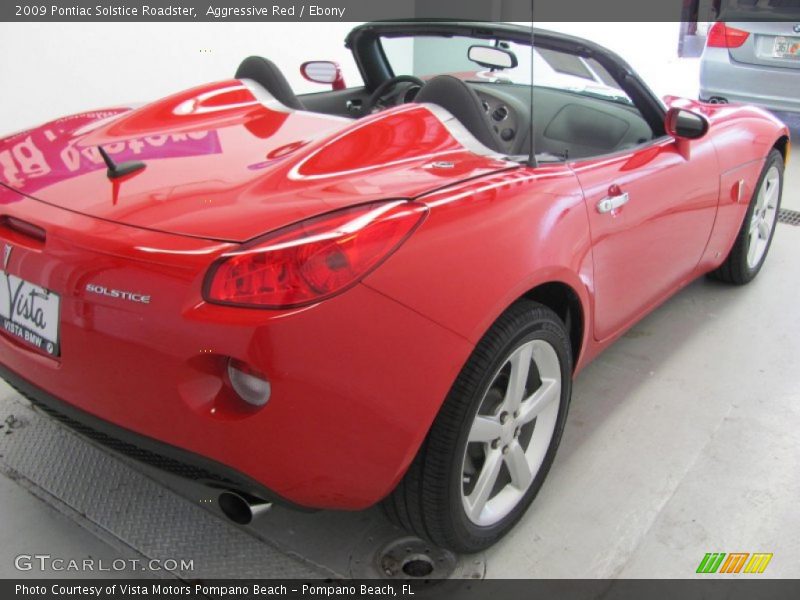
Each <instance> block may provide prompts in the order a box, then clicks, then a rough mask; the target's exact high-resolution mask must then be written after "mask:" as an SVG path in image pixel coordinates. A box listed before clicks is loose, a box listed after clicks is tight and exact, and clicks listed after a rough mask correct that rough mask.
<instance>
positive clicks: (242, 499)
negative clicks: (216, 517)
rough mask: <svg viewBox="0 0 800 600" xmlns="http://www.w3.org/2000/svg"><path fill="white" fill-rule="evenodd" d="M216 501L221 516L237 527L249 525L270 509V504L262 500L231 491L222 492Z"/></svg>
mask: <svg viewBox="0 0 800 600" xmlns="http://www.w3.org/2000/svg"><path fill="white" fill-rule="evenodd" d="M217 501H218V504H219V508H220V510H221V511H222V512H223V514H224V515H225V516H226V517H228V518H229V519H230V520H231V521H233V522H234V523H236V524H237V525H249V524H250V523H252V522H253V521H255V520H256V519H258V518H259V517H262V516H263V515H265V514H266V513H267V512H269V509H270V508H272V502H267V501H266V500H264V499H263V498H256V497H255V496H251V495H250V494H247V493H245V492H235V491H231V490H226V491H224V492H222V493H221V494H220V495H219V498H218V500H217Z"/></svg>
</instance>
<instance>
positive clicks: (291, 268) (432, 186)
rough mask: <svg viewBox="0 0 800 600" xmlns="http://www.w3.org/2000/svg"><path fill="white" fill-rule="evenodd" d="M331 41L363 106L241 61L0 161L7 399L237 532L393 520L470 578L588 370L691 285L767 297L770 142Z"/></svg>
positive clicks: (578, 60) (617, 83) (499, 70)
mask: <svg viewBox="0 0 800 600" xmlns="http://www.w3.org/2000/svg"><path fill="white" fill-rule="evenodd" d="M346 43H347V46H348V47H349V48H350V49H351V50H352V52H353V56H354V58H355V61H356V64H357V65H358V68H359V71H360V73H361V76H362V78H363V80H364V81H363V85H360V86H357V87H346V86H344V84H343V82H342V81H341V77H340V74H339V73H338V67H337V66H336V65H335V64H334V63H330V62H326V61H314V62H312V63H306V64H305V65H304V67H303V73H304V75H305V76H306V77H308V78H310V79H313V80H314V81H318V82H322V81H324V82H327V83H330V84H332V86H333V88H334V89H332V90H330V91H323V92H319V93H315V94H307V95H300V96H298V95H296V94H295V93H294V91H293V90H292V88H291V86H290V85H289V83H288V82H287V80H286V78H285V77H284V75H283V74H282V73H281V71H280V70H279V69H278V67H277V66H276V65H275V63H273V62H272V61H270V60H267V59H265V58H261V57H250V58H247V59H246V60H245V61H244V62H243V63H242V65H241V66H240V68H239V70H238V71H237V73H236V77H235V78H233V79H230V80H227V81H221V82H216V83H209V84H204V85H201V86H198V87H195V88H193V89H190V90H186V91H181V92H178V93H175V94H173V95H171V96H168V97H166V98H163V99H160V100H156V101H154V102H152V103H149V104H146V105H143V106H139V107H136V108H130V107H117V108H109V109H103V110H96V111H91V112H85V113H81V114H77V115H72V116H68V117H64V118H61V119H57V120H55V121H52V122H50V123H47V124H44V125H42V126H41V127H37V128H34V129H30V130H26V131H23V132H20V133H17V134H14V135H10V136H8V137H6V138H4V139H2V140H0V246H2V248H0V250H2V255H0V258H2V262H0V267H1V268H0V376H2V377H3V378H4V379H6V380H7V381H8V382H10V383H11V384H12V385H14V386H15V387H17V388H18V389H19V390H20V391H21V392H23V393H24V394H25V395H27V396H28V397H29V398H31V400H32V401H34V402H35V403H36V404H38V405H39V406H41V407H43V408H44V409H45V410H47V411H49V412H51V413H53V414H55V415H56V416H59V417H60V418H62V419H63V420H65V422H67V423H68V424H70V425H72V426H74V427H76V428H78V430H79V431H81V432H83V433H85V434H87V435H90V436H92V437H93V438H94V439H96V440H98V441H100V442H103V443H105V444H107V445H110V446H111V447H112V448H114V449H115V450H117V451H121V452H125V453H127V454H129V455H131V456H133V457H135V458H137V459H139V460H143V461H145V462H148V463H150V464H153V465H156V466H158V467H161V468H164V469H167V470H169V471H171V472H173V473H176V474H179V475H181V476H184V477H190V478H193V479H196V480H198V481H202V482H204V483H206V484H208V485H210V486H213V487H215V488H217V489H218V490H219V491H220V493H221V496H220V507H221V508H222V509H223V511H225V512H226V514H228V515H229V516H231V518H233V519H234V520H236V521H237V522H240V523H246V522H248V521H249V519H250V517H251V514H250V508H249V507H250V505H251V504H252V503H253V502H256V501H264V500H266V501H270V502H272V501H278V502H283V503H286V504H289V505H294V506H298V507H307V508H331V509H348V510H353V509H361V508H364V507H368V506H370V505H373V504H375V503H378V502H382V503H383V506H384V508H385V509H386V512H387V514H388V515H389V517H390V518H392V519H393V520H394V521H395V522H397V523H399V524H401V525H403V526H405V527H407V528H409V529H411V530H413V531H414V532H416V533H417V534H419V535H421V536H423V537H425V538H427V539H430V540H432V541H433V542H435V543H437V544H440V545H442V546H445V547H449V548H452V549H454V550H457V551H477V550H480V549H482V548H485V547H487V546H488V545H490V544H492V543H494V542H495V541H496V540H498V539H499V538H500V537H502V535H504V534H505V533H506V532H507V531H508V530H509V529H510V528H511V527H512V526H513V525H514V523H515V522H516V521H517V520H518V519H519V518H520V517H521V516H522V514H523V513H524V511H525V509H526V508H527V507H528V505H529V504H530V503H531V502H532V501H533V498H534V497H535V495H536V493H537V492H538V490H539V489H540V487H541V485H542V483H543V481H544V478H545V477H546V474H547V471H548V469H549V467H550V464H551V463H552V461H553V458H554V455H555V452H556V449H557V447H558V442H559V440H560V437H561V432H562V430H563V428H564V425H565V422H566V417H567V407H568V405H569V399H570V393H571V381H572V378H573V376H574V375H575V374H576V373H577V372H578V371H580V369H581V368H583V367H584V366H585V365H586V364H587V363H588V362H589V361H591V360H592V359H593V358H594V357H595V356H597V355H598V353H600V352H601V351H602V350H603V349H604V348H606V347H607V346H608V345H609V344H610V343H612V342H613V341H614V340H615V339H617V338H618V337H619V336H620V335H622V334H623V333H624V332H625V331H626V330H627V329H628V328H629V327H630V326H631V325H633V324H634V323H635V322H636V321H637V320H639V319H640V318H642V316H644V315H645V314H647V313H648V312H649V311H651V310H652V309H653V308H655V307H656V306H658V305H659V304H660V303H661V302H663V301H664V300H665V299H666V298H668V297H669V296H670V295H672V294H674V293H676V292H677V291H678V290H679V289H680V288H682V287H683V286H684V285H686V284H687V283H689V282H691V281H692V280H693V279H695V278H697V277H699V276H701V275H704V274H709V273H710V274H711V275H712V276H714V277H716V278H718V279H720V280H723V281H727V282H730V283H734V284H743V283H747V282H749V281H750V280H752V279H753V278H754V277H755V276H756V275H757V274H758V272H759V270H760V269H761V268H762V265H763V264H764V261H765V259H766V256H767V253H768V250H769V245H770V242H771V239H772V235H773V233H774V224H775V220H776V215H777V211H778V208H779V204H780V197H781V191H782V185H783V183H782V182H783V168H784V163H785V160H786V158H787V155H788V152H789V137H788V130H787V129H786V127H785V126H784V125H783V124H782V123H780V122H779V121H778V120H777V119H775V118H774V117H772V116H771V115H769V114H767V113H766V112H763V111H761V110H760V109H756V108H752V107H746V106H736V105H708V104H704V103H700V102H695V101H690V100H684V99H678V98H672V97H670V98H666V99H664V100H663V101H662V100H659V99H658V98H656V97H655V96H654V95H653V94H652V92H651V91H650V90H649V88H648V87H647V86H646V85H645V84H644V83H643V82H642V81H641V80H640V79H639V77H638V76H637V75H636V74H635V73H634V72H633V70H632V69H631V68H630V67H629V66H628V65H627V64H626V63H625V62H624V61H623V60H622V59H620V58H619V57H617V56H616V55H614V54H613V53H611V52H609V51H607V50H605V49H603V48H601V47H599V46H597V45H595V44H593V43H591V42H588V41H586V40H580V39H577V38H572V37H569V36H564V35H561V34H556V33H552V32H546V31H540V30H537V31H536V32H535V35H534V44H535V46H534V47H533V48H532V47H531V45H530V44H531V31H530V29H529V28H526V27H522V26H516V25H507V24H500V23H468V22H439V21H434V22H408V23H401V22H392V23H368V24H365V25H360V26H358V27H356V28H355V29H354V30H353V31H352V32H351V33H350V34H349V36H348V37H347V40H346ZM434 58H435V59H436V60H434ZM403 69H405V70H403ZM531 72H533V80H531ZM19 101H20V102H22V101H24V100H23V99H20V100H19ZM531 107H532V110H531ZM531 148H533V150H531ZM531 154H533V156H531Z"/></svg>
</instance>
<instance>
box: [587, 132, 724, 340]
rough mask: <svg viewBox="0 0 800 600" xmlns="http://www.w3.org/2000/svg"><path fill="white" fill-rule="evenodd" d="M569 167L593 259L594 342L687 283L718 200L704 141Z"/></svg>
mask: <svg viewBox="0 0 800 600" xmlns="http://www.w3.org/2000/svg"><path fill="white" fill-rule="evenodd" d="M571 167H572V169H573V170H574V172H575V174H576V175H577V177H578V180H579V182H580V184H581V187H582V188H583V192H584V197H585V201H586V208H587V211H588V216H589V226H590V229H591V237H592V246H593V260H594V335H595V338H596V339H598V340H604V339H606V338H608V337H610V336H613V335H615V334H617V333H619V332H620V331H622V330H623V329H625V328H627V327H628V326H630V325H631V324H632V323H634V322H635V321H636V320H637V319H638V318H640V317H641V316H642V315H643V314H644V313H645V312H646V311H648V310H649V309H650V308H652V307H653V306H655V305H656V304H657V303H659V302H661V301H662V300H663V299H665V298H666V297H667V296H668V295H669V294H670V293H672V292H673V291H675V290H676V289H677V288H678V287H679V286H681V285H682V284H684V283H686V282H688V281H689V280H690V279H691V277H692V276H693V274H694V272H695V268H696V266H697V264H698V262H699V260H700V257H701V255H702V253H703V250H704V249H705V247H706V244H707V242H708V239H709V236H710V233H711V229H712V227H713V225H714V218H715V215H716V207H717V202H718V196H719V176H718V164H717V159H716V154H715V151H714V148H713V145H712V143H711V141H710V140H709V139H708V138H702V139H699V140H694V141H689V140H679V141H676V140H674V139H673V138H671V137H664V138H661V139H658V140H655V141H654V142H652V143H651V144H649V145H644V146H639V147H637V148H635V149H633V150H630V151H626V152H622V153H617V154H613V155H610V156H604V157H597V158H592V159H586V160H579V161H575V162H572V163H571Z"/></svg>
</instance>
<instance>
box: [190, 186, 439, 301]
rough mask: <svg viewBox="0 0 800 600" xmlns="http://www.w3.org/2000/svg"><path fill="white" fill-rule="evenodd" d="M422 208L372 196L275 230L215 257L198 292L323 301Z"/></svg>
mask: <svg viewBox="0 0 800 600" xmlns="http://www.w3.org/2000/svg"><path fill="white" fill-rule="evenodd" d="M426 212H427V208H426V207H425V206H424V205H423V204H419V203H417V202H408V201H405V200H397V201H392V202H377V203H372V204H365V205H362V206H356V207H354V208H348V209H345V210H340V211H336V212H333V213H329V214H326V215H322V216H321V217H315V218H313V219H309V220H308V221H303V222H302V223H298V224H296V225H292V226H290V227H286V228H284V229H280V230H278V231H275V232H273V233H271V234H268V235H267V236H265V237H264V238H261V239H260V240H257V241H256V242H255V243H252V244H250V245H248V246H245V247H243V248H242V249H241V250H238V251H236V252H234V253H231V254H228V255H225V256H223V257H222V258H221V259H220V260H218V261H217V262H216V263H215V264H214V265H213V266H212V267H211V270H210V271H209V273H208V275H207V276H206V282H205V285H204V296H205V299H206V300H207V301H208V302H213V303H217V304H232V305H237V306H250V307H257V308H289V307H294V306H301V305H303V304H310V303H313V302H317V301H319V300H323V299H325V298H328V297H330V296H333V295H334V294H337V293H339V292H341V291H344V290H345V289H347V288H348V287H350V286H351V285H353V284H355V283H356V282H358V281H359V280H360V279H361V278H363V277H364V276H365V275H366V274H367V273H369V272H370V271H371V270H372V269H374V268H375V267H377V266H378V265H379V264H380V263H381V262H383V261H384V260H385V259H386V258H388V256H389V255H390V254H391V253H392V252H394V251H395V250H396V249H397V248H398V247H399V246H400V244H402V243H403V242H404V241H405V240H406V238H408V236H409V235H411V233H412V232H413V231H414V229H415V228H416V227H417V225H419V223H420V221H421V220H422V218H423V216H424V215H425V214H426Z"/></svg>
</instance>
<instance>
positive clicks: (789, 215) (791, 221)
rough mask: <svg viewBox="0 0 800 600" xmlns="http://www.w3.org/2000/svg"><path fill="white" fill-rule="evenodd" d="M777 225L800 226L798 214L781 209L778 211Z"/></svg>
mask: <svg viewBox="0 0 800 600" xmlns="http://www.w3.org/2000/svg"><path fill="white" fill-rule="evenodd" d="M778 223H785V224H786V225H800V212H797V211H796V210H789V209H787V208H782V209H780V210H779V211H778Z"/></svg>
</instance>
